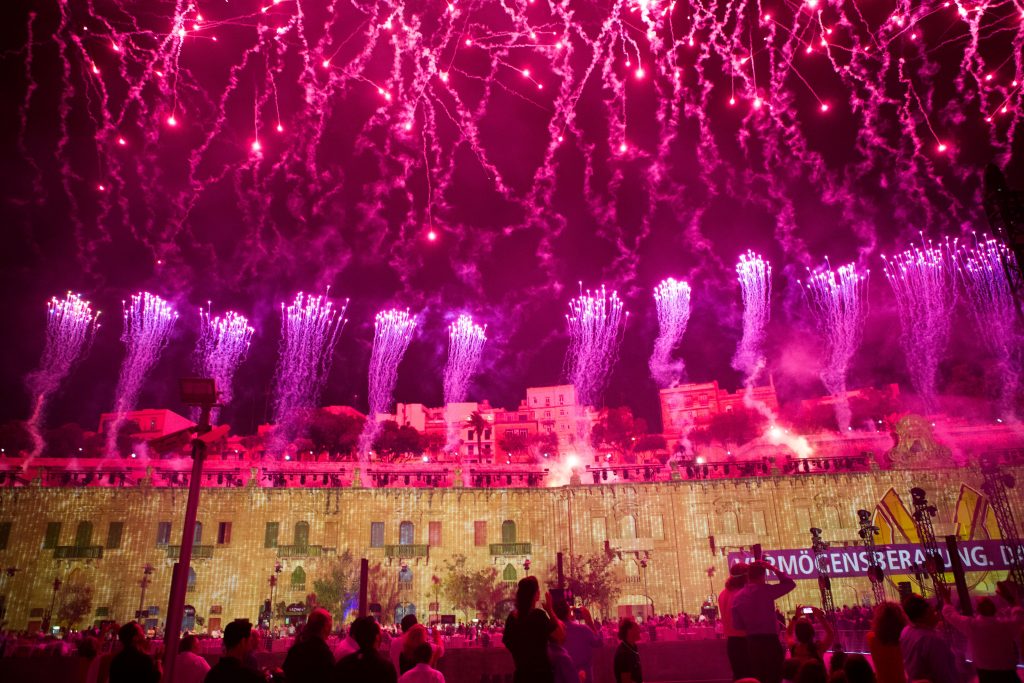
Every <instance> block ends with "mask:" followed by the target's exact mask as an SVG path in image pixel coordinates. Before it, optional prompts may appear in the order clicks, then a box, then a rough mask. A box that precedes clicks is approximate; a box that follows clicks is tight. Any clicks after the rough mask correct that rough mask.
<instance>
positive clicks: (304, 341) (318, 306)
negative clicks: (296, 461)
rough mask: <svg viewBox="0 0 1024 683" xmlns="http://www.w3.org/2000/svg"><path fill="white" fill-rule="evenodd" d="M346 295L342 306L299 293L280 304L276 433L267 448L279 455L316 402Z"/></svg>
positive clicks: (342, 318)
mask: <svg viewBox="0 0 1024 683" xmlns="http://www.w3.org/2000/svg"><path fill="white" fill-rule="evenodd" d="M347 307H348V299H346V300H345V302H344V303H343V304H342V305H341V306H340V307H338V308H335V305H334V302H332V301H331V300H330V299H328V298H327V296H313V295H311V294H304V293H302V292H299V293H298V294H296V295H295V300H294V301H293V302H292V304H291V305H290V306H287V307H286V306H285V304H283V303H282V304H281V352H280V357H279V358H278V363H277V372H276V377H275V392H274V425H275V428H274V433H273V435H272V437H271V440H270V445H269V448H268V450H270V451H271V452H272V453H280V452H281V451H283V450H284V448H285V447H286V446H287V445H288V444H289V443H290V442H291V441H292V439H294V438H295V437H296V436H297V431H298V428H299V425H300V422H301V417H302V412H303V411H304V410H307V409H309V408H312V407H313V406H315V405H316V403H317V401H318V400H319V398H320V391H321V389H323V385H324V382H325V381H327V374H328V373H329V372H330V369H331V360H332V356H333V355H334V347H335V345H336V344H337V343H338V335H340V334H341V330H342V328H343V327H344V326H345V322H346V320H345V310H346V309H347Z"/></svg>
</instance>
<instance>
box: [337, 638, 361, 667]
mask: <svg viewBox="0 0 1024 683" xmlns="http://www.w3.org/2000/svg"><path fill="white" fill-rule="evenodd" d="M356 652H359V643H357V642H356V641H355V640H353V638H352V636H345V640H343V641H341V643H339V644H338V647H336V648H335V649H334V661H336V662H340V661H341V660H343V659H345V657H348V656H349V655H351V654H355V653H356Z"/></svg>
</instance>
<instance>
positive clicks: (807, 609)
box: [800, 607, 814, 614]
mask: <svg viewBox="0 0 1024 683" xmlns="http://www.w3.org/2000/svg"><path fill="white" fill-rule="evenodd" d="M800 611H801V612H802V613H803V614H814V608H813V607H804V608H803V609H802V610H800Z"/></svg>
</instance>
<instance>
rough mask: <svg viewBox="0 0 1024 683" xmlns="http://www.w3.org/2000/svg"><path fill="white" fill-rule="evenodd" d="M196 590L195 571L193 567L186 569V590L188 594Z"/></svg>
mask: <svg viewBox="0 0 1024 683" xmlns="http://www.w3.org/2000/svg"><path fill="white" fill-rule="evenodd" d="M195 589H196V570H195V567H189V568H188V588H187V590H188V591H189V592H191V591H194V590H195Z"/></svg>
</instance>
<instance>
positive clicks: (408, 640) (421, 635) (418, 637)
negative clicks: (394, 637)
mask: <svg viewBox="0 0 1024 683" xmlns="http://www.w3.org/2000/svg"><path fill="white" fill-rule="evenodd" d="M403 640H404V643H403V649H404V650H405V652H406V654H407V655H408V656H410V657H412V656H414V653H415V651H416V648H418V647H419V646H420V645H422V644H423V643H425V642H427V628H426V627H425V626H424V625H423V624H413V625H412V626H410V627H409V630H408V631H406V632H405V636H403Z"/></svg>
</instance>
